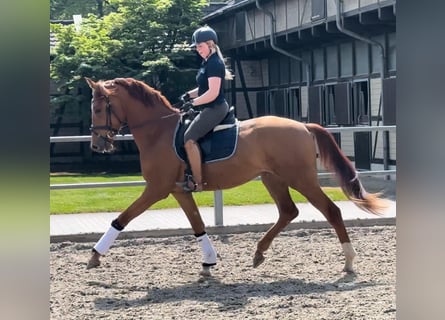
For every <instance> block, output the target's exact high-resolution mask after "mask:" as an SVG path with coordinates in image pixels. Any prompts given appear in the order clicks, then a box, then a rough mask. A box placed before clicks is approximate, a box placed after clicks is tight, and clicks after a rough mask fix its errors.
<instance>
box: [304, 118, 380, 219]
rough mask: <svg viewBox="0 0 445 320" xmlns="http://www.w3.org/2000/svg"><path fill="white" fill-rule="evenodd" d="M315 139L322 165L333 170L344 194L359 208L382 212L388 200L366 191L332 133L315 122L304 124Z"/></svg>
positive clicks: (371, 211)
mask: <svg viewBox="0 0 445 320" xmlns="http://www.w3.org/2000/svg"><path fill="white" fill-rule="evenodd" d="M305 126H306V128H307V129H308V130H309V132H311V133H312V134H313V135H314V136H315V139H316V141H317V145H318V151H319V156H320V161H321V163H322V165H323V166H324V167H325V168H326V169H327V170H329V171H330V172H334V173H335V174H336V176H337V180H338V181H339V183H340V187H341V188H342V190H343V192H344V193H345V195H346V196H347V197H348V199H350V200H351V201H352V202H353V203H354V204H355V205H357V206H358V207H359V208H360V209H362V210H365V211H367V212H369V213H372V214H376V215H379V214H382V212H383V210H384V209H386V208H387V207H388V202H387V200H385V199H382V198H380V197H381V195H382V193H381V192H377V193H368V192H366V190H365V188H364V187H363V185H362V183H361V182H360V179H359V178H358V174H357V172H356V170H355V168H354V166H353V164H352V163H351V161H350V160H349V159H348V158H347V157H346V156H345V155H344V153H343V152H342V151H341V149H340V148H339V147H338V145H337V142H336V141H335V140H334V137H333V136H332V134H331V133H330V132H329V131H327V130H326V129H325V128H323V127H322V126H320V125H318V124H316V123H307V124H305Z"/></svg>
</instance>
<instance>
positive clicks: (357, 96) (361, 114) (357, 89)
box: [352, 81, 371, 125]
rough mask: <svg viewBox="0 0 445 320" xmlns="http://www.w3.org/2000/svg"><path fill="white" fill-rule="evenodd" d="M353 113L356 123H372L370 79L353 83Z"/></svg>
mask: <svg viewBox="0 0 445 320" xmlns="http://www.w3.org/2000/svg"><path fill="white" fill-rule="evenodd" d="M352 104H353V105H352V111H353V112H352V114H353V116H354V124H356V125H370V124H371V119H370V116H369V90H368V81H360V82H355V83H353V85H352Z"/></svg>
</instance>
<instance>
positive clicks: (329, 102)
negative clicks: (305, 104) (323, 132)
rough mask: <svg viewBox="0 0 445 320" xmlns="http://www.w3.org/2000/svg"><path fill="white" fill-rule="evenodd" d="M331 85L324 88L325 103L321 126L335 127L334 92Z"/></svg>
mask: <svg viewBox="0 0 445 320" xmlns="http://www.w3.org/2000/svg"><path fill="white" fill-rule="evenodd" d="M334 88H335V87H334V86H333V85H328V86H326V88H325V97H326V101H325V104H324V108H323V117H322V118H323V124H324V125H326V126H328V125H335V124H336V120H335V91H334Z"/></svg>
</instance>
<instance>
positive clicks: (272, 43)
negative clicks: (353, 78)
mask: <svg viewBox="0 0 445 320" xmlns="http://www.w3.org/2000/svg"><path fill="white" fill-rule="evenodd" d="M255 4H256V7H257V8H258V9H259V10H261V11H263V12H264V14H266V15H267V16H269V18H270V24H271V32H270V46H271V47H272V49H273V50H275V51H277V52H279V53H281V54H284V55H285V56H288V57H290V58H292V59H294V60H298V61H301V62H302V63H303V64H304V66H305V67H306V79H307V87H308V90H309V84H310V83H311V71H310V70H311V67H310V65H309V63H307V62H306V61H305V60H303V59H302V58H301V57H299V56H296V55H293V54H292V53H290V52H287V51H285V50H283V49H281V48H279V47H277V46H276V45H275V33H276V27H275V17H274V15H273V14H272V12H270V11H268V10H266V9H264V8H263V7H261V5H260V1H259V0H256V1H255Z"/></svg>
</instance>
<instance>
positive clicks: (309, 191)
mask: <svg viewBox="0 0 445 320" xmlns="http://www.w3.org/2000/svg"><path fill="white" fill-rule="evenodd" d="M296 190H298V191H299V192H300V193H301V194H302V195H303V196H305V197H306V198H307V199H308V201H309V202H310V203H312V205H313V206H314V207H315V208H317V209H318V210H319V211H320V212H321V213H322V214H323V215H324V216H325V218H326V220H327V221H328V222H329V224H330V225H331V226H332V227H333V228H334V230H335V232H336V234H337V237H338V239H339V240H340V243H341V246H342V249H343V253H344V255H345V266H344V268H343V271H345V272H348V273H354V268H353V262H354V258H355V256H356V253H355V250H354V248H353V247H352V245H351V240H350V239H349V236H348V232H347V231H346V227H345V224H344V222H343V218H342V216H341V211H340V208H339V207H337V206H336V205H335V203H334V202H333V201H332V200H331V199H329V197H328V196H326V194H325V193H324V192H323V190H322V189H321V188H320V186H319V185H318V184H317V186H309V185H308V184H305V185H304V186H300V188H298V189H296Z"/></svg>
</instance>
